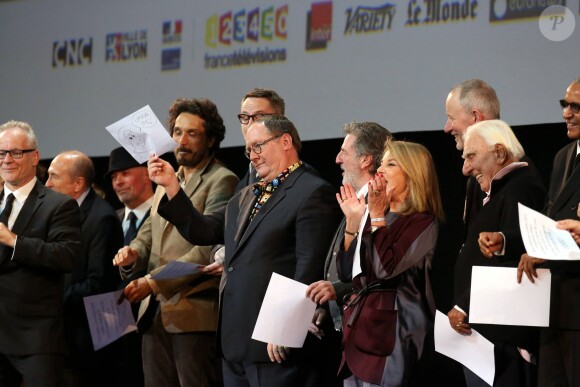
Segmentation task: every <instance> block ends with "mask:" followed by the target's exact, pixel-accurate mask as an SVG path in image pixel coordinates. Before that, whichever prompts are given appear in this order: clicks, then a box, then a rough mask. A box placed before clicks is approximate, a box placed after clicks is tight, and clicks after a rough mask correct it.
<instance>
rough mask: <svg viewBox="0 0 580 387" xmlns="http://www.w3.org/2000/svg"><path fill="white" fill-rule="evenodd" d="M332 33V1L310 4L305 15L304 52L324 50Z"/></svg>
mask: <svg viewBox="0 0 580 387" xmlns="http://www.w3.org/2000/svg"><path fill="white" fill-rule="evenodd" d="M331 32H332V1H324V2H320V3H312V5H311V8H310V11H308V13H307V15H306V50H307V51H310V50H321V49H325V48H326V46H327V45H328V42H330V39H331Z"/></svg>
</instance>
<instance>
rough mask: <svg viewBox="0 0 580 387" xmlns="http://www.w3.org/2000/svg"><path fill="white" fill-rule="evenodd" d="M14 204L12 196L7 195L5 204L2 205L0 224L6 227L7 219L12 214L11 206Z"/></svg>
mask: <svg viewBox="0 0 580 387" xmlns="http://www.w3.org/2000/svg"><path fill="white" fill-rule="evenodd" d="M13 203H14V194H10V195H8V197H7V198H6V203H5V204H4V210H3V211H2V214H0V223H4V224H5V225H6V226H7V227H8V218H9V217H10V213H11V212H12V204H13Z"/></svg>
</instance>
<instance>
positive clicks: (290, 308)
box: [252, 273, 316, 348]
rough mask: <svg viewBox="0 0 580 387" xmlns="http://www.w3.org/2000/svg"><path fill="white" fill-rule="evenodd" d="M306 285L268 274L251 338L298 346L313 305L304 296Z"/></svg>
mask: <svg viewBox="0 0 580 387" xmlns="http://www.w3.org/2000/svg"><path fill="white" fill-rule="evenodd" d="M307 287H308V286H307V285H305V284H303V283H300V282H298V281H294V280H293V279H290V278H286V277H284V276H281V275H279V274H277V273H272V278H271V279H270V283H269V284H268V289H267V290H266V295H265V296H264V301H263V302H262V308H261V309H260V314H259V315H258V320H257V321H256V326H255V327H254V333H252V339H254V340H258V341H263V342H265V343H273V344H277V345H283V346H286V347H292V348H302V346H303V345H304V340H305V339H306V335H307V334H308V327H309V326H310V323H311V322H312V317H313V316H314V311H315V310H316V304H315V303H314V302H312V301H311V300H310V299H309V298H308V297H306V288H307Z"/></svg>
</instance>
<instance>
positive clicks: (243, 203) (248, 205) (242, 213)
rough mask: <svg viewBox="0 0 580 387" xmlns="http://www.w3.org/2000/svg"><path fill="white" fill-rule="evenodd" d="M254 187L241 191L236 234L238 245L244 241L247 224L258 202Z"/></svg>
mask: <svg viewBox="0 0 580 387" xmlns="http://www.w3.org/2000/svg"><path fill="white" fill-rule="evenodd" d="M252 186H253V184H252V185H250V186H248V187H247V188H245V189H243V190H241V191H240V195H239V197H238V200H239V208H240V210H239V212H238V218H237V219H236V234H235V236H234V240H235V241H236V244H239V242H240V239H242V236H243V235H244V232H245V231H246V226H247V225H246V223H247V222H248V220H249V219H250V213H251V211H252V208H254V203H255V202H256V195H254V190H253V189H252Z"/></svg>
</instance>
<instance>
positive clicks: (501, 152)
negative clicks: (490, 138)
mask: <svg viewBox="0 0 580 387" xmlns="http://www.w3.org/2000/svg"><path fill="white" fill-rule="evenodd" d="M494 153H495V159H496V160H497V163H498V164H503V163H505V161H506V159H507V149H505V146H504V145H503V144H495V151H494Z"/></svg>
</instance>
